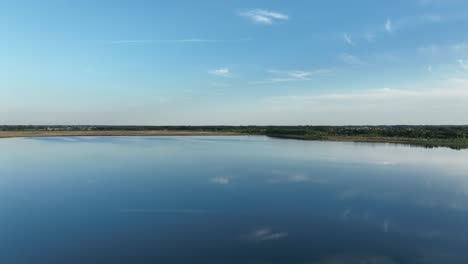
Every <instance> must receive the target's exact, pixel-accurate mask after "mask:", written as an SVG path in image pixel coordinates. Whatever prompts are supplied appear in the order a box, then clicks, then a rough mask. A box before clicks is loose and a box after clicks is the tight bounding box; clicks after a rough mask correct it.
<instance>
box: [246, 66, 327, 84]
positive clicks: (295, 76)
mask: <svg viewBox="0 0 468 264" xmlns="http://www.w3.org/2000/svg"><path fill="white" fill-rule="evenodd" d="M267 72H268V73H270V74H275V75H278V76H279V77H278V78H270V79H266V80H263V81H256V82H250V84H271V83H282V82H297V81H310V80H312V78H313V77H314V76H320V75H323V74H327V73H330V72H331V70H330V69H317V70H312V71H303V70H290V71H279V70H268V71H267Z"/></svg>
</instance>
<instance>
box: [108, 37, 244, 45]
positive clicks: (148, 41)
mask: <svg viewBox="0 0 468 264" xmlns="http://www.w3.org/2000/svg"><path fill="white" fill-rule="evenodd" d="M250 40H252V39H251V38H243V39H231V40H227V39H202V38H200V39H197V38H193V39H190V38H189V39H123V40H113V41H109V42H108V43H109V44H115V45H117V44H157V43H221V42H244V41H250Z"/></svg>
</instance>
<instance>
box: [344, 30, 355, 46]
mask: <svg viewBox="0 0 468 264" xmlns="http://www.w3.org/2000/svg"><path fill="white" fill-rule="evenodd" d="M343 38H344V40H345V41H346V43H348V45H351V46H353V45H354V42H353V39H352V38H351V36H350V35H348V34H347V33H344V34H343Z"/></svg>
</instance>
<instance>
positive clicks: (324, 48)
mask: <svg viewBox="0 0 468 264" xmlns="http://www.w3.org/2000/svg"><path fill="white" fill-rule="evenodd" d="M467 25H468V1H466V0H404V1H403V0H392V1H389V0H385V1H384V0H382V1H381V0H355V1H342V0H291V1H279V0H276V1H274V0H269V1H266V0H248V1H247V0H236V1H234V0H232V1H219V0H197V1H193V0H186V1H182V0H171V1H169V0H167V1H166V0H157V1H142V0H133V1H130V0H128V1H123V0H102V1H95V0H81V1H71V0H44V1H36V0H31V1H24V0H11V1H10V0H0V36H1V37H0V39H1V41H0V124H12V125H13V124H44V125H53V124H66V125H96V124H105V125H392V124H423V125H424V124H427V125H430V124H468V26H467Z"/></svg>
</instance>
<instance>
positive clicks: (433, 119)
mask: <svg viewBox="0 0 468 264" xmlns="http://www.w3.org/2000/svg"><path fill="white" fill-rule="evenodd" d="M467 104H468V80H464V79H449V80H445V81H440V82H437V83H434V84H432V88H431V87H427V85H424V88H421V87H411V86H410V87H406V88H384V89H372V90H355V91H347V92H345V91H343V92H335V93H322V94H320V93H309V94H298V95H297V94H296V95H289V96H274V97H270V98H266V99H265V101H264V102H263V104H260V105H261V106H262V107H264V108H268V109H270V110H269V111H268V115H271V116H275V118H278V117H288V118H290V119H289V122H288V123H285V124H295V123H296V122H297V123H299V121H298V120H302V119H303V118H310V117H311V116H316V118H313V120H314V122H316V123H323V124H363V123H366V124H369V123H371V124H396V123H407V124H421V123H423V124H439V123H440V124H450V123H454V124H461V123H463V120H464V119H463V117H464V116H468V108H466V105H467ZM418 109H426V110H427V111H424V112H420V111H419V110H418ZM325 113H326V114H327V118H321V117H320V116H321V115H322V114H325ZM447 113H453V115H454V116H453V117H451V116H447V115H448V114H447ZM265 116H267V115H265ZM292 116H295V117H297V118H291V117H292ZM330 116H332V117H333V118H334V120H336V121H334V122H332V123H331V122H330V121H329V120H330V119H329V118H330ZM382 120H384V121H382Z"/></svg>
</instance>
